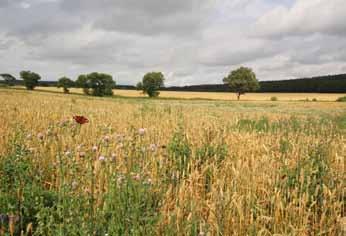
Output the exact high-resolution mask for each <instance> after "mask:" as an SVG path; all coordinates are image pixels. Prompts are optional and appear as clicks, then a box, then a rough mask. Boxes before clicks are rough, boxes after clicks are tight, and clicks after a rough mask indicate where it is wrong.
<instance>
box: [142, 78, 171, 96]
mask: <svg viewBox="0 0 346 236" xmlns="http://www.w3.org/2000/svg"><path fill="white" fill-rule="evenodd" d="M164 81H165V77H164V75H163V74H162V73H161V72H149V73H147V74H145V75H144V77H143V80H142V82H139V83H138V84H137V89H139V90H142V91H143V93H146V94H148V96H149V97H157V96H159V94H160V92H159V89H160V88H162V87H163V86H164Z"/></svg>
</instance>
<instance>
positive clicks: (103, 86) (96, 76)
mask: <svg viewBox="0 0 346 236" xmlns="http://www.w3.org/2000/svg"><path fill="white" fill-rule="evenodd" d="M76 85H77V86H78V87H80V88H83V92H84V93H85V94H87V95H92V96H100V97H102V96H112V95H113V88H114V86H115V81H114V80H113V77H112V76H111V75H108V74H104V73H97V72H93V73H91V74H87V75H80V76H79V77H78V79H77V81H76Z"/></svg>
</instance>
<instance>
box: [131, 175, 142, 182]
mask: <svg viewBox="0 0 346 236" xmlns="http://www.w3.org/2000/svg"><path fill="white" fill-rule="evenodd" d="M132 178H133V179H134V180H137V181H138V180H140V179H141V176H140V175H139V174H136V175H135V176H133V177H132Z"/></svg>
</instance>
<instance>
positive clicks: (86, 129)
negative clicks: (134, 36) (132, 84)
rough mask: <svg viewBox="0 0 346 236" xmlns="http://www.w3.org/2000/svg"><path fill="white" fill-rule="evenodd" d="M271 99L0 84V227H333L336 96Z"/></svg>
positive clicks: (337, 214)
mask: <svg viewBox="0 0 346 236" xmlns="http://www.w3.org/2000/svg"><path fill="white" fill-rule="evenodd" d="M39 89H40V90H43V89H46V88H39ZM48 89H49V90H51V89H52V88H48ZM54 91H56V90H54ZM72 92H76V91H75V90H73V91H72ZM115 92H116V94H119V95H122V96H131V94H132V95H133V96H138V92H137V91H115ZM182 94H184V95H182ZM161 95H162V96H163V97H179V98H181V97H183V98H197V97H203V98H210V99H222V100H223V99H224V100H234V99H236V98H235V96H234V97H233V95H232V94H228V93H227V94H226V93H225V94H220V93H215V94H213V93H210V94H206V93H176V92H162V94H161ZM271 96H273V94H248V95H245V96H243V97H242V100H258V101H256V102H255V101H252V102H251V101H240V102H236V101H209V100H179V99H176V100H174V99H170V100H168V99H154V100H151V99H141V98H125V97H115V98H92V97H87V96H81V95H74V94H73V95H65V94H59V93H46V92H39V91H32V92H28V91H22V90H13V89H11V90H9V89H0V102H1V106H0V135H1V136H0V216H1V217H2V218H1V217H0V235H11V234H12V235H20V234H21V233H22V235H29V234H30V233H31V232H34V235H199V236H202V235H331V236H332V235H342V233H343V229H342V227H343V223H342V222H343V221H344V220H345V218H343V217H344V215H345V206H344V200H345V195H344V187H345V186H344V158H345V154H346V153H345V130H346V105H345V103H336V102H328V100H329V101H333V100H335V99H336V97H338V96H339V95H330V94H316V95H315V94H281V95H275V96H277V97H278V99H279V102H270V101H269V99H270V97H271ZM307 97H308V98H310V99H311V98H316V99H318V101H324V102H304V101H291V102H284V100H287V101H289V100H301V99H302V100H304V99H305V98H307ZM260 100H263V101H260ZM280 100H281V101H280ZM75 115H83V116H85V117H86V118H87V119H88V120H89V122H88V123H86V124H83V125H80V124H77V123H76V122H75V120H74V119H73V118H72V117H73V116H75ZM5 219H6V220H5Z"/></svg>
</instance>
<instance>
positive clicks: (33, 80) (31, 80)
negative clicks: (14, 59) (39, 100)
mask: <svg viewBox="0 0 346 236" xmlns="http://www.w3.org/2000/svg"><path fill="white" fill-rule="evenodd" d="M20 77H21V78H22V79H23V81H24V85H25V87H26V89H28V90H34V88H35V87H36V86H37V85H38V81H39V80H40V79H41V76H40V75H39V74H36V73H35V72H31V71H22V72H20Z"/></svg>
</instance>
